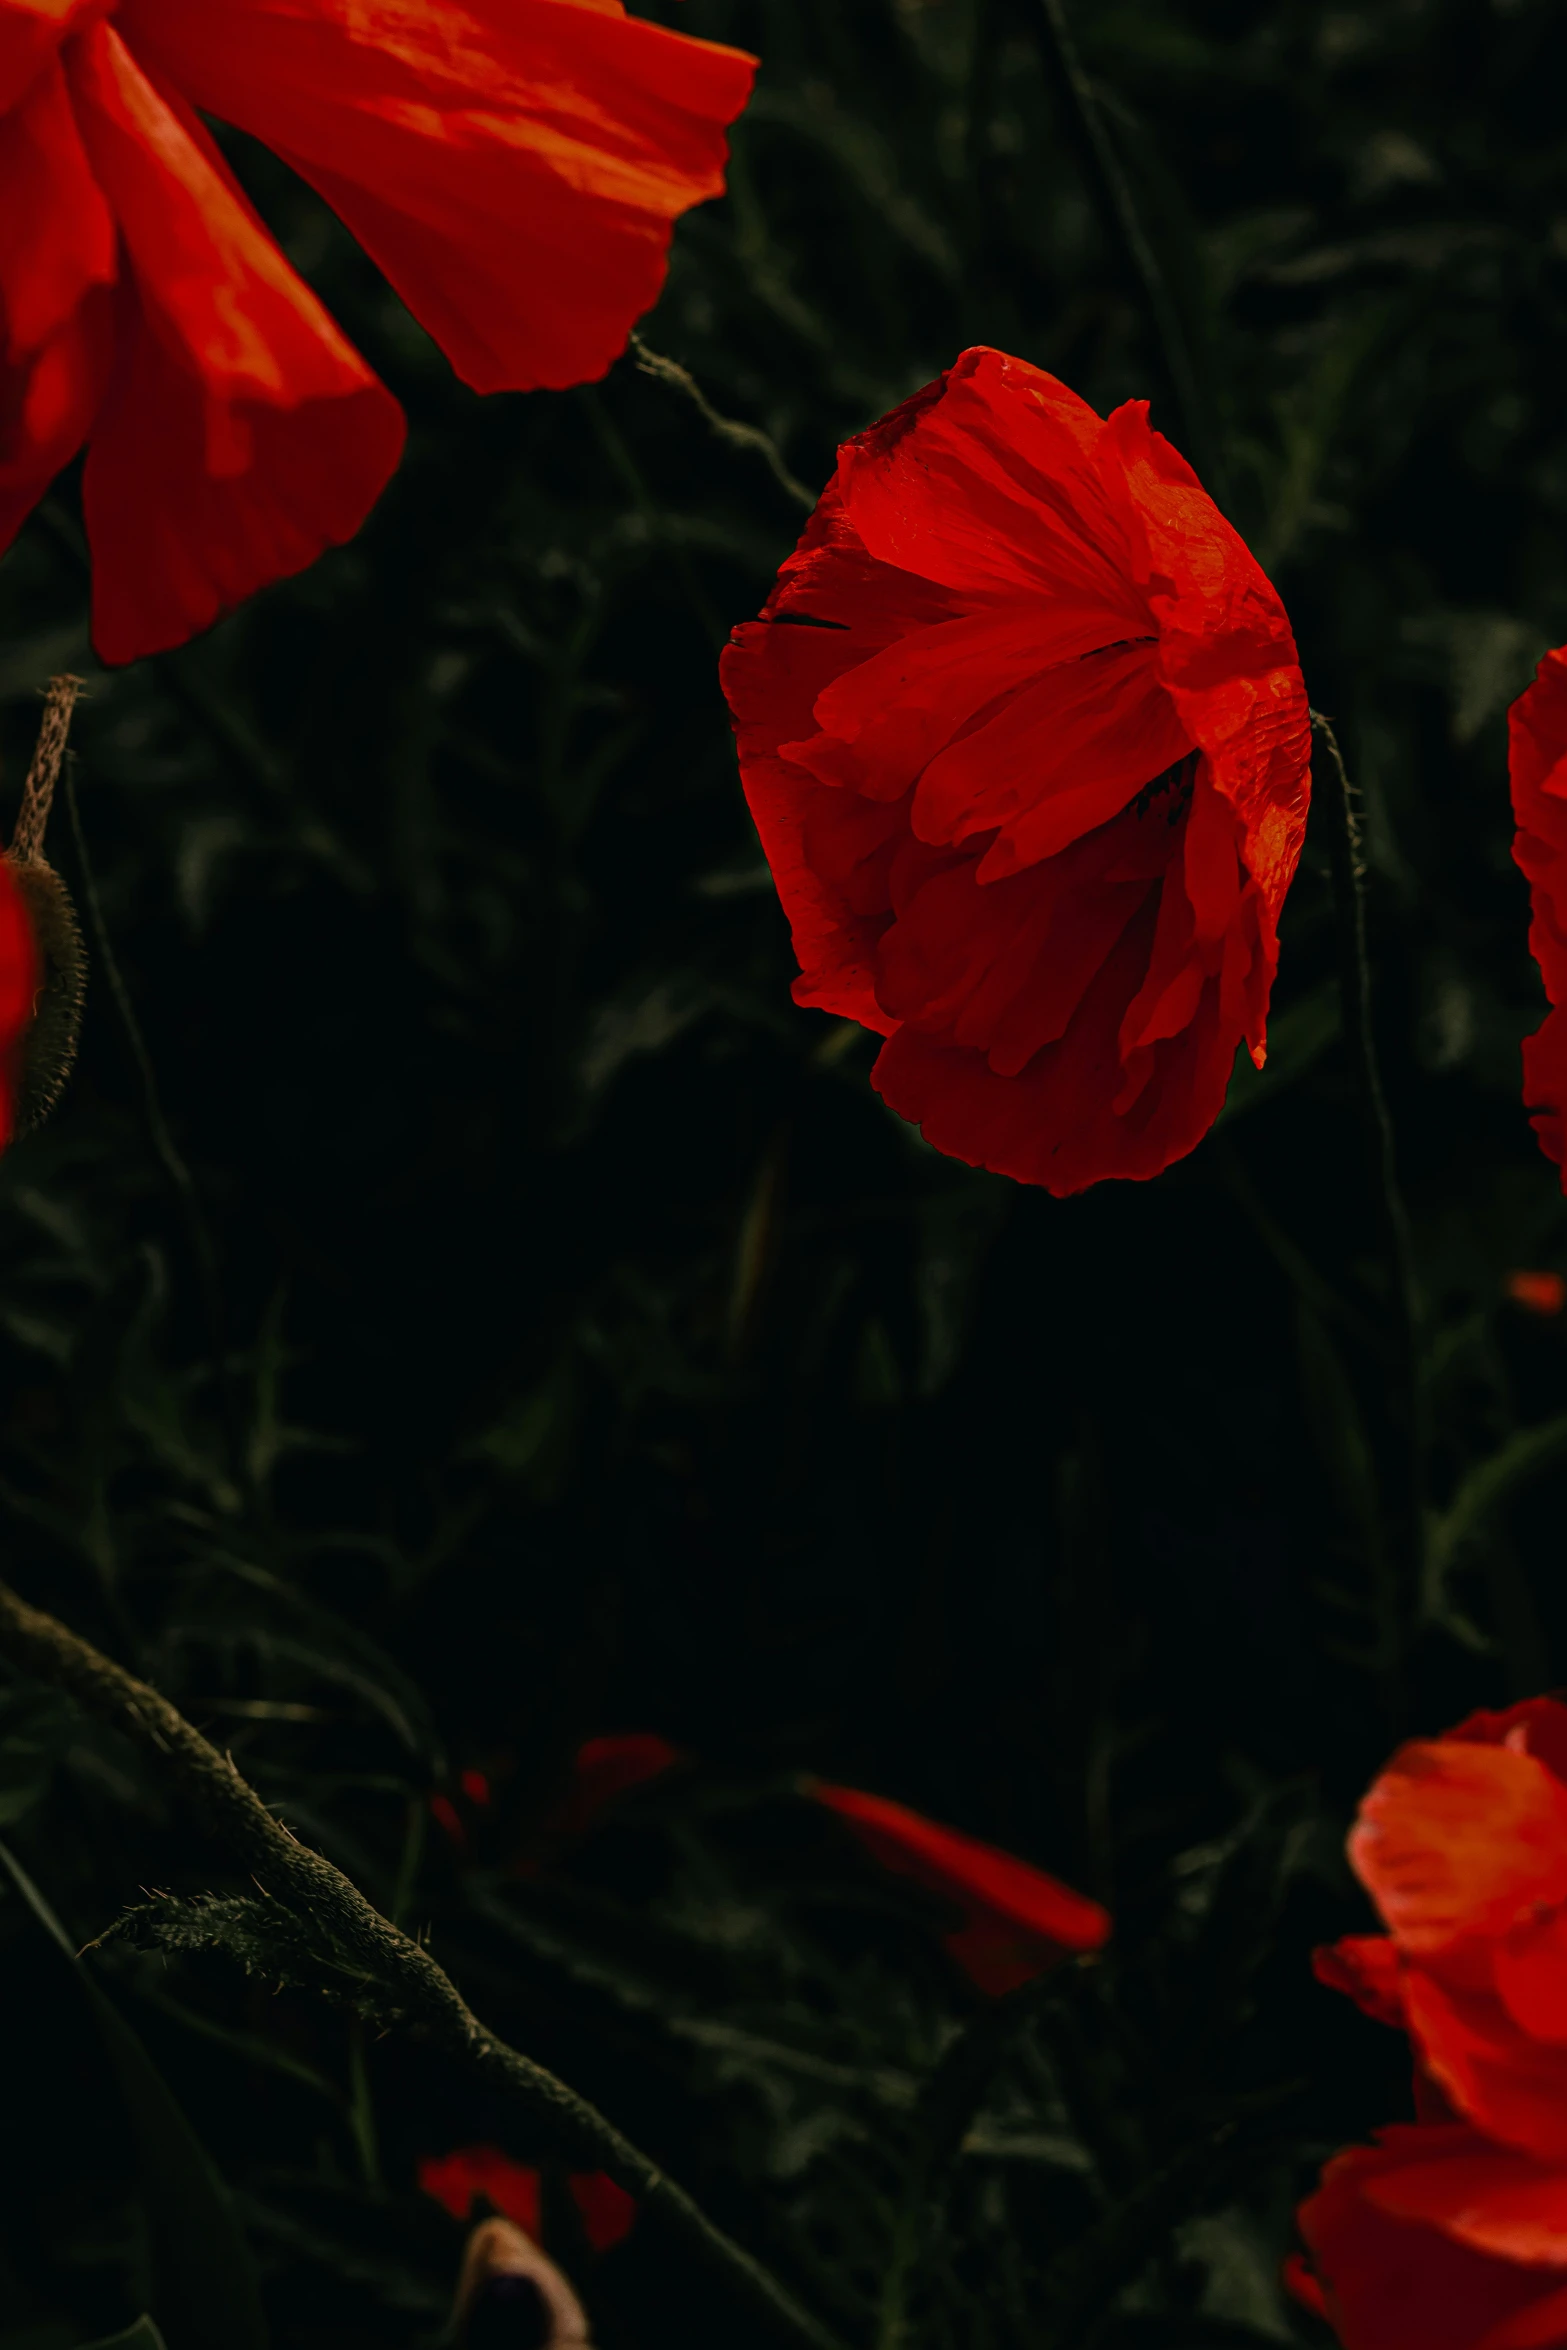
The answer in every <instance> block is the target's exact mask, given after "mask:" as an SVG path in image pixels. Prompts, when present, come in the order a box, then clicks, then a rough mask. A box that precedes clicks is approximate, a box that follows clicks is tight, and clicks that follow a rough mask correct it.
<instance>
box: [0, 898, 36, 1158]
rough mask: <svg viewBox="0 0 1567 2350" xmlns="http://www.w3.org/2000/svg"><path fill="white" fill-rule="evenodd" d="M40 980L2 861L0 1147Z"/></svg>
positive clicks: (10, 1125) (11, 1123) (12, 1119)
mask: <svg viewBox="0 0 1567 2350" xmlns="http://www.w3.org/2000/svg"><path fill="white" fill-rule="evenodd" d="M42 979H43V974H42V972H41V970H40V968H39V963H38V949H37V947H36V945H35V944H34V941H33V933H32V925H31V924H30V923H29V921H28V919H27V909H26V907H25V906H24V905H23V903H22V893H21V891H20V890H19V889H18V888H17V886H16V883H15V881H14V880H13V879H12V877H11V869H10V867H9V866H8V865H7V864H6V863H5V862H4V860H3V859H0V1149H3V1148H4V1147H5V1145H6V1144H7V1143H8V1142H9V1141H10V1139H11V1135H12V1132H13V1130H14V1127H15V1124H16V1091H17V1083H18V1079H19V1077H20V1074H21V1048H22V1043H23V1039H24V1038H25V1036H26V1034H27V1031H28V1028H29V1027H30V1026H31V1024H32V1017H33V1006H34V1004H35V1003H36V1002H37V1000H38V990H39V987H40V985H41V984H42Z"/></svg>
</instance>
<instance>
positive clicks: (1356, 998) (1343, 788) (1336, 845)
mask: <svg viewBox="0 0 1567 2350" xmlns="http://www.w3.org/2000/svg"><path fill="white" fill-rule="evenodd" d="M1311 724H1312V730H1313V732H1314V733H1315V734H1316V736H1317V738H1318V740H1319V741H1320V742H1321V744H1322V746H1323V748H1324V750H1325V751H1326V753H1327V757H1328V765H1329V768H1330V770H1331V776H1330V780H1329V784H1328V788H1327V790H1326V791H1325V792H1323V793H1322V794H1321V798H1320V803H1319V804H1320V805H1321V806H1322V808H1323V811H1324V814H1325V815H1326V818H1327V828H1328V858H1329V864H1330V867H1331V870H1332V876H1333V904H1334V912H1335V915H1336V917H1337V923H1338V949H1339V988H1340V992H1341V995H1342V999H1343V1007H1344V1036H1345V1040H1346V1042H1347V1043H1348V1046H1349V1052H1350V1059H1351V1062H1352V1064H1353V1067H1354V1071H1355V1079H1356V1086H1357V1090H1358V1093H1359V1096H1360V1109H1361V1118H1362V1121H1363V1123H1364V1126H1365V1130H1366V1142H1367V1147H1368V1152H1369V1156H1370V1161H1371V1175H1372V1183H1373V1187H1374V1189H1375V1192H1376V1196H1377V1202H1378V1207H1379V1209H1380V1214H1381V1222H1382V1228H1383V1238H1384V1243H1385V1246H1386V1250H1387V1258H1388V1266H1389V1269H1390V1271H1391V1273H1392V1276H1393V1287H1394V1295H1395V1301H1396V1305H1397V1309H1398V1317H1399V1335H1400V1340H1401V1345H1400V1350H1399V1351H1400V1354H1401V1357H1402V1361H1403V1373H1404V1389H1405V1394H1404V1410H1405V1416H1406V1420H1407V1432H1408V1447H1409V1457H1408V1465H1407V1508H1408V1514H1409V1555H1410V1561H1411V1565H1412V1567H1413V1582H1414V1588H1415V1590H1416V1591H1421V1590H1423V1588H1424V1585H1425V1577H1426V1568H1425V1549H1426V1527H1427V1494H1426V1459H1427V1450H1428V1438H1427V1404H1426V1382H1425V1348H1424V1319H1425V1317H1424V1308H1423V1305H1422V1300H1421V1295H1420V1279H1419V1273H1418V1269H1417V1267H1416V1263H1415V1247H1414V1237H1413V1234H1412V1233H1411V1231H1410V1224H1409V1211H1408V1209H1407V1208H1406V1207H1405V1205H1404V1195H1403V1192H1402V1191H1401V1190H1400V1188H1399V1181H1398V1161H1397V1152H1396V1149H1395V1145H1394V1139H1393V1120H1392V1117H1391V1115H1390V1113H1389V1111H1388V1106H1387V1094H1386V1092H1385V1090H1384V1088H1383V1084H1382V1072H1381V1068H1380V1066H1379V1064H1378V1060H1377V1048H1376V1037H1375V1033H1374V1031H1373V1028H1372V1024H1371V964H1370V959H1369V957H1368V955H1367V952H1366V891H1365V879H1366V872H1365V861H1364V858H1363V856H1362V854H1361V841H1360V819H1359V813H1358V810H1357V808H1356V804H1355V791H1354V786H1353V785H1352V784H1351V782H1350V780H1349V771H1348V769H1347V768H1346V766H1345V764H1344V754H1343V752H1342V751H1341V750H1340V748H1339V741H1338V736H1337V734H1336V733H1335V732H1334V729H1333V721H1332V720H1331V719H1330V718H1325V717H1323V715H1322V713H1321V712H1320V711H1319V710H1313V711H1312V713H1311Z"/></svg>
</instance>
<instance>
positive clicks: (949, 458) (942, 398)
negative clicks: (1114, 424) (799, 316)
mask: <svg viewBox="0 0 1567 2350" xmlns="http://www.w3.org/2000/svg"><path fill="white" fill-rule="evenodd" d="M1104 429H1105V427H1104V425H1103V423H1102V422H1101V420H1100V418H1099V417H1097V416H1096V415H1095V414H1094V411H1093V410H1092V409H1091V408H1090V407H1088V406H1087V405H1086V403H1085V402H1084V401H1082V400H1080V399H1079V398H1078V397H1077V395H1076V393H1075V392H1070V391H1068V390H1067V388H1066V386H1065V384H1063V383H1058V382H1057V381H1056V378H1055V377H1054V376H1052V375H1046V374H1045V373H1044V371H1043V370H1042V369H1041V368H1038V367H1030V366H1029V365H1028V363H1027V361H1026V360H1022V359H1011V358H1008V356H1007V355H1006V353H1005V352H1002V351H990V350H985V349H982V348H981V349H976V350H972V351H965V352H964V353H963V355H962V357H961V358H959V359H958V360H957V361H956V362H955V363H954V364H953V365H952V366H951V367H950V368H948V370H947V372H946V374H945V375H944V376H942V377H941V378H940V379H939V381H938V382H936V383H934V384H930V385H927V386H926V388H925V390H924V391H922V392H917V393H916V394H915V395H914V398H913V399H912V400H906V401H905V402H904V404H903V406H902V407H901V408H896V409H894V410H893V412H892V414H891V415H890V416H885V417H883V418H882V420H881V422H880V423H879V424H875V425H873V426H872V427H871V429H870V430H869V432H865V433H861V434H860V436H859V437H858V439H857V440H853V441H850V442H848V443H847V445H846V446H845V447H844V448H843V449H842V450H841V451H840V453H839V476H838V478H839V484H840V487H841V491H842V496H843V502H844V512H845V514H846V516H847V519H848V521H849V522H850V523H851V525H852V526H853V528H854V529H855V530H856V531H857V532H858V534H859V536H860V538H861V539H862V540H863V541H864V544H865V546H866V547H867V549H868V550H869V552H870V553H871V554H872V555H874V556H876V557H877V558H878V559H879V560H880V561H882V562H884V563H890V564H895V565H897V566H898V568H899V569H900V570H904V571H911V572H914V573H915V574H916V575H917V576H918V577H919V578H921V579H927V580H932V581H936V582H939V583H941V584H942V585H943V586H946V587H949V588H956V589H958V590H960V591H961V592H962V593H963V594H964V595H965V596H968V597H974V596H977V597H980V598H983V599H986V600H989V599H992V598H995V597H998V596H1000V597H1005V598H1007V599H1009V600H1011V599H1014V598H1016V597H1017V596H1019V595H1027V596H1041V595H1043V596H1048V597H1050V598H1051V599H1052V600H1056V601H1060V602H1073V603H1077V604H1079V605H1083V606H1091V607H1094V608H1103V607H1108V608H1109V609H1110V610H1111V611H1113V612H1116V613H1119V614H1120V615H1121V616H1122V625H1121V627H1120V629H1119V630H1118V631H1117V634H1119V635H1123V636H1129V637H1131V636H1147V635H1149V634H1150V633H1151V631H1150V627H1149V615H1148V608H1147V606H1146V604H1145V603H1144V602H1143V600H1142V599H1141V598H1140V597H1139V595H1138V594H1137V592H1136V590H1135V588H1134V587H1133V585H1132V582H1131V580H1130V577H1129V575H1128V563H1127V547H1126V541H1125V533H1124V530H1123V529H1122V526H1121V524H1120V521H1119V519H1118V517H1117V516H1116V514H1115V512H1114V510H1113V508H1112V507H1111V504H1110V502H1109V500H1108V499H1107V497H1106V495H1105V491H1104V486H1103V483H1102V481H1101V479H1100V475H1099V468H1098V465H1097V463H1096V457H1095V453H1096V451H1097V448H1098V444H1099V440H1100V437H1101V436H1102V434H1103V432H1104Z"/></svg>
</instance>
